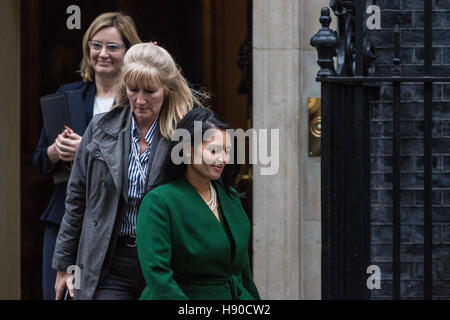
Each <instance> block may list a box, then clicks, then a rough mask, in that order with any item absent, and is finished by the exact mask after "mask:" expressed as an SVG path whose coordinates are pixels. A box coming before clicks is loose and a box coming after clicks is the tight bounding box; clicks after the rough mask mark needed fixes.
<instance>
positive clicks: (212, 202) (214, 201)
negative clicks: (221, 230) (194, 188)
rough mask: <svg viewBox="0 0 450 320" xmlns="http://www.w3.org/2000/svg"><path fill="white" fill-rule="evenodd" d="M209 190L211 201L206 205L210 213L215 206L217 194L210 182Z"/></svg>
mask: <svg viewBox="0 0 450 320" xmlns="http://www.w3.org/2000/svg"><path fill="white" fill-rule="evenodd" d="M209 188H210V190H211V199H210V200H209V201H208V202H207V203H206V204H207V205H208V207H209V208H210V209H211V211H214V209H216V205H217V193H216V190H215V189H214V187H213V185H212V183H211V182H210V183H209Z"/></svg>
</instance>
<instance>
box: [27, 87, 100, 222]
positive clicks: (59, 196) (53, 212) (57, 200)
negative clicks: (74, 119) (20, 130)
mask: <svg viewBox="0 0 450 320" xmlns="http://www.w3.org/2000/svg"><path fill="white" fill-rule="evenodd" d="M69 90H82V92H83V108H84V111H85V114H86V123H89V121H90V120H91V118H92V112H93V108H94V99H95V83H94V82H85V81H79V82H73V83H69V84H65V85H63V86H61V87H60V88H59V89H58V91H57V92H58V93H59V92H64V91H69ZM78 134H80V135H82V134H83V132H81V133H78ZM52 143H53V141H51V142H49V141H47V137H46V134H45V130H44V128H42V131H41V137H40V139H39V142H38V145H37V147H36V150H35V151H34V155H33V166H34V167H35V168H36V169H37V170H38V171H39V172H40V173H41V174H44V175H52V174H53V173H54V172H55V171H57V170H60V169H61V165H62V164H61V163H60V162H58V163H57V164H56V165H55V166H54V167H53V168H50V169H49V168H48V157H47V148H48V146H49V145H50V144H52ZM66 187H67V183H65V182H64V183H58V184H56V185H55V190H54V191H53V195H52V197H51V199H50V202H49V204H48V206H47V208H46V209H45V211H44V212H43V213H42V215H41V220H42V221H48V222H52V223H54V224H58V225H59V224H60V223H61V219H62V217H63V215H64V200H65V198H66Z"/></svg>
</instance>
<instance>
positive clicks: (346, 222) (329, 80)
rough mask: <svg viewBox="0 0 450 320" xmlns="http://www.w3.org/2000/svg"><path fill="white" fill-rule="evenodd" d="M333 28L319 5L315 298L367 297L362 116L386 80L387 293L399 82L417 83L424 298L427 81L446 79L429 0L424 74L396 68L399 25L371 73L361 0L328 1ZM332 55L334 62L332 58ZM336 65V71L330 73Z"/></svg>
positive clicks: (396, 193) (397, 194) (397, 273)
mask: <svg viewBox="0 0 450 320" xmlns="http://www.w3.org/2000/svg"><path fill="white" fill-rule="evenodd" d="M330 6H331V7H332V9H333V10H334V12H335V14H336V15H337V16H338V18H339V34H337V33H336V32H334V31H332V30H331V29H330V28H329V25H330V22H331V17H330V10H329V9H328V8H323V9H322V12H321V17H320V22H321V24H322V29H321V30H320V31H319V32H318V33H317V34H316V35H315V36H314V37H313V38H312V39H311V45H313V46H314V47H316V48H317V50H318V56H319V61H318V64H319V66H320V71H319V73H318V76H317V81H319V82H321V88H322V89H321V94H322V297H323V298H324V299H368V298H370V291H369V289H368V288H367V286H366V280H367V277H368V274H367V273H366V269H367V267H368V266H369V264H370V254H369V253H370V203H371V202H370V150H369V146H370V131H369V127H370V118H369V103H370V101H371V100H375V99H376V97H377V96H378V91H379V87H380V85H381V84H383V83H390V84H392V87H393V109H394V110H393V153H392V154H393V183H392V185H393V204H392V205H393V212H392V218H393V219H392V221H393V222H392V223H393V229H392V230H393V237H392V248H393V250H392V265H393V268H392V282H393V287H392V297H393V299H400V298H401V267H400V266H401V239H402V238H401V152H400V151H401V147H402V145H401V133H400V99H401V92H400V90H401V87H402V83H411V82H420V83H423V85H424V187H423V190H424V298H425V299H431V298H432V294H433V292H432V282H433V270H432V267H433V254H432V253H433V251H432V250H433V246H432V223H433V220H432V191H433V188H432V173H433V172H432V87H433V83H435V82H444V83H448V82H450V77H434V76H433V72H432V49H433V46H432V30H433V29H432V1H431V0H425V2H424V74H423V76H413V77H405V76H402V75H401V60H400V50H401V44H400V30H399V28H398V26H396V28H395V30H394V59H393V62H392V75H391V76H376V75H375V74H374V70H375V68H374V49H373V46H371V45H370V42H369V40H368V37H367V34H366V32H367V31H366V27H365V24H364V22H365V20H364V19H365V10H366V1H364V0H358V1H339V0H332V1H331V3H330ZM335 56H336V57H337V68H335V67H334V57H335ZM336 69H337V72H336Z"/></svg>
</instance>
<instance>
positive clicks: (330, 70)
mask: <svg viewBox="0 0 450 320" xmlns="http://www.w3.org/2000/svg"><path fill="white" fill-rule="evenodd" d="M330 23H331V17H330V9H329V8H327V7H324V8H322V11H321V16H320V24H321V25H322V28H321V29H320V30H319V31H318V32H317V33H316V34H315V35H314V36H313V37H312V38H311V41H310V44H311V46H313V47H315V48H316V49H317V54H318V56H319V60H318V61H317V63H318V64H319V66H320V70H319V72H318V73H317V76H318V77H327V76H334V75H336V70H335V68H334V60H333V57H334V56H335V53H336V47H337V45H338V40H339V39H338V35H337V33H336V31H333V30H331V29H330Z"/></svg>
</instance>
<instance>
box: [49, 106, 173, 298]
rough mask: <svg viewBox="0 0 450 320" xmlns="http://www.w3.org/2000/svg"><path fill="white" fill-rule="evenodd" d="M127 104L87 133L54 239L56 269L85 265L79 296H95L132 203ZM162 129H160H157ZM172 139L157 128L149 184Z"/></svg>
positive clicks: (156, 175)
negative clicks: (56, 235)
mask: <svg viewBox="0 0 450 320" xmlns="http://www.w3.org/2000/svg"><path fill="white" fill-rule="evenodd" d="M129 116H130V109H129V107H122V106H118V107H116V108H114V109H113V110H111V111H110V112H108V113H102V114H98V115H96V116H95V117H93V119H92V121H91V123H90V124H89V126H88V128H87V129H86V132H85V133H84V136H83V139H82V141H81V144H80V147H79V148H78V152H77V155H76V157H75V161H74V164H73V167H72V171H71V174H70V179H69V182H68V184H67V197H66V213H65V215H64V217H63V220H62V222H61V227H60V230H59V233H58V237H57V239H56V246H55V254H54V256H53V263H52V267H53V268H55V269H57V270H64V271H66V270H67V267H68V266H70V265H77V266H78V267H79V268H80V269H81V277H80V278H81V283H80V286H81V288H80V289H76V290H75V299H81V300H86V299H92V297H93V295H94V293H95V290H96V288H97V285H98V283H99V281H100V279H102V278H103V276H104V275H105V274H106V273H107V271H108V269H109V262H110V258H111V256H112V253H113V252H114V249H115V245H116V241H117V238H118V234H119V228H120V224H121V222H122V220H123V217H124V215H125V211H126V210H124V208H125V206H126V203H127V201H128V157H129V153H130V140H131V133H130V131H131V129H130V128H131V125H130V124H129V119H130V118H129ZM158 129H159V127H158ZM168 146H169V141H168V140H166V139H164V138H163V137H162V135H161V134H160V131H159V130H155V136H154V137H153V141H152V143H151V146H150V148H151V154H150V157H149V166H148V168H149V169H148V172H147V186H148V188H149V189H151V186H153V185H156V184H157V183H159V182H160V181H161V179H162V176H161V166H162V164H163V161H164V158H165V156H166V153H167V150H168Z"/></svg>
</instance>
